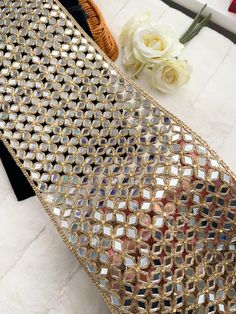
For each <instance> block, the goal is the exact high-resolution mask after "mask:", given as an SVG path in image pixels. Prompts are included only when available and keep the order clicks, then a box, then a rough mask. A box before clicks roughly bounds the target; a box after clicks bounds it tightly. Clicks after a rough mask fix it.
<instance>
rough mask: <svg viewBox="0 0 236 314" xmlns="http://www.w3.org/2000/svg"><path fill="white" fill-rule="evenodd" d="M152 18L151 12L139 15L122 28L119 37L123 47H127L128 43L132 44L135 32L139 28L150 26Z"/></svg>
mask: <svg viewBox="0 0 236 314" xmlns="http://www.w3.org/2000/svg"><path fill="white" fill-rule="evenodd" d="M150 17H151V14H150V13H149V12H146V13H145V14H139V15H136V16H133V17H132V18H131V19H129V20H128V22H127V23H126V24H125V25H124V26H123V27H122V30H121V33H120V36H119V41H120V44H121V46H125V45H126V44H127V42H130V40H132V39H131V37H132V36H133V34H134V31H135V30H136V29H137V27H138V26H140V25H142V26H145V25H148V24H149V20H150Z"/></svg>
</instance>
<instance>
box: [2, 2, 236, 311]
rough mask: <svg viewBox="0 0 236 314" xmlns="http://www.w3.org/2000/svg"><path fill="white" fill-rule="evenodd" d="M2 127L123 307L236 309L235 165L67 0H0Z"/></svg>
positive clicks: (83, 257) (76, 246)
mask: <svg viewBox="0 0 236 314" xmlns="http://www.w3.org/2000/svg"><path fill="white" fill-rule="evenodd" d="M0 17H1V18H0V27H1V33H0V62H1V69H0V108H1V110H0V132H1V133H0V134H1V138H2V140H3V142H4V144H5V145H6V147H7V148H8V150H9V151H10V153H11V154H12V156H13V158H14V159H15V161H16V162H17V164H18V165H19V167H20V168H21V169H22V171H23V172H24V174H25V175H26V177H27V178H28V180H29V182H30V183H31V185H32V186H33V188H34V189H35V191H36V193H37V195H38V197H39V198H40V200H41V202H42V204H43V206H44V208H45V210H46V211H47V213H48V214H49V216H50V218H51V219H52V221H53V222H54V223H55V225H56V227H57V230H58V232H59V233H60V235H61V237H62V238H63V240H64V242H65V243H66V245H67V246H68V247H69V249H70V250H71V251H72V252H73V253H74V254H75V255H76V256H77V258H78V259H79V261H80V262H81V264H82V265H83V267H84V269H85V271H86V272H87V273H88V274H89V275H90V277H91V278H92V280H93V282H94V284H95V285H96V286H97V287H98V289H99V291H100V293H101V295H102V296H103V298H104V300H105V301H106V303H107V304H108V306H109V307H110V309H111V311H112V312H113V313H165V314H166V313H186V314H192V313H234V312H235V310H236V292H235V279H236V278H235V264H236V263H235V242H236V237H235V228H236V227H235V224H236V223H235V209H236V190H235V176H234V175H233V174H232V172H231V171H230V170H229V169H228V168H227V166H226V165H225V164H224V163H223V162H222V161H221V160H220V159H219V158H218V156H217V155H216V153H214V152H213V151H212V150H211V149H210V148H209V147H208V146H207V144H206V143H205V142H204V141H203V140H202V139H201V138H200V137H199V136H197V135H196V134H195V133H194V132H193V131H192V130H191V129H189V128H188V127H187V126H186V125H184V124H183V123H182V122H181V121H179V120H178V119H177V118H176V117H174V116H173V115H171V114H170V113H169V112H167V111H166V110H165V109H164V108H162V107H161V106H160V105H159V104H157V103H156V102H155V101H154V100H153V99H152V98H151V97H150V96H148V95H147V94H146V93H144V92H143V91H141V90H140V89H139V88H137V87H136V86H135V85H134V83H133V82H131V81H130V80H129V79H128V78H127V77H126V76H125V75H124V74H122V73H121V72H120V71H119V70H118V69H117V68H116V67H115V65H114V64H113V63H112V62H111V61H109V60H108V59H107V58H106V56H105V55H104V54H103V53H102V52H101V50H100V49H99V48H98V47H97V45H96V44H95V43H94V42H93V41H92V40H91V39H89V38H88V36H87V35H86V34H85V33H84V32H83V30H82V29H81V28H80V27H79V25H78V24H77V23H76V21H75V20H74V19H73V18H72V17H71V15H70V14H69V13H67V11H66V10H65V9H64V8H63V6H62V5H61V4H60V3H59V2H58V1H57V0H27V1H22V0H17V1H14V2H13V1H8V0H7V1H0Z"/></svg>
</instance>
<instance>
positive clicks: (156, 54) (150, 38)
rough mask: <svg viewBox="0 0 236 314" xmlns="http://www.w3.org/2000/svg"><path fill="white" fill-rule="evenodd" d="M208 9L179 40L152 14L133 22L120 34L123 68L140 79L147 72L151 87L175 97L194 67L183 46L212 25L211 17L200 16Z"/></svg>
mask: <svg viewBox="0 0 236 314" xmlns="http://www.w3.org/2000/svg"><path fill="white" fill-rule="evenodd" d="M205 7H206V6H204V7H203V9H202V10H201V11H200V12H199V14H198V15H197V16H196V18H195V19H194V21H193V23H192V24H191V25H190V27H189V28H188V29H187V31H186V32H185V33H184V34H183V35H182V36H181V37H180V38H179V37H178V35H177V34H176V32H175V30H174V28H173V27H172V26H171V25H156V24H154V23H153V22H152V21H151V15H150V13H146V14H144V15H138V16H135V17H133V18H131V19H130V20H129V21H128V22H127V23H126V24H125V25H124V27H123V29H122V32H121V34H120V43H121V45H122V47H123V48H124V53H123V65H124V67H125V69H126V70H127V71H128V72H129V74H130V76H132V77H137V76H138V75H139V73H140V72H141V71H142V70H143V69H144V68H147V69H148V70H149V71H150V78H151V84H152V86H153V87H154V88H157V89H158V90H160V91H161V92H163V93H173V92H174V91H175V90H176V89H178V88H179V87H181V86H183V85H184V84H186V83H187V82H188V81H189V79H190V75H191V67H190V65H189V64H188V62H187V60H185V59H183V58H182V57H181V53H182V51H183V48H184V45H185V44H186V43H187V42H189V41H190V40H191V39H192V38H193V37H194V36H196V35H197V34H198V33H199V31H200V30H201V28H202V27H204V26H206V25H207V23H208V22H209V20H210V15H208V16H207V17H205V18H203V17H202V16H201V13H202V12H203V10H204V9H205Z"/></svg>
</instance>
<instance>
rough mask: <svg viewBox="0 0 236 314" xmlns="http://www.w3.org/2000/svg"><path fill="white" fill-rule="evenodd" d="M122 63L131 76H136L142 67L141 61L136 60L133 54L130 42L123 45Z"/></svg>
mask: <svg viewBox="0 0 236 314" xmlns="http://www.w3.org/2000/svg"><path fill="white" fill-rule="evenodd" d="M122 63H123V66H124V68H125V69H126V70H127V71H128V72H129V74H130V76H131V77H135V76H137V75H138V74H139V73H140V71H141V70H142V68H143V67H144V65H143V63H141V62H140V61H139V60H137V59H136V58H135V56H134V53H133V44H132V42H130V43H127V44H126V45H125V46H124V50H123V59H122Z"/></svg>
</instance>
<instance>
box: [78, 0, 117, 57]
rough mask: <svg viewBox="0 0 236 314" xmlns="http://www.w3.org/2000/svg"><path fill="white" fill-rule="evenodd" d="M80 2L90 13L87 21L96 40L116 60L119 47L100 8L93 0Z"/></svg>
mask: <svg viewBox="0 0 236 314" xmlns="http://www.w3.org/2000/svg"><path fill="white" fill-rule="evenodd" d="M80 4H81V6H82V7H83V9H84V10H85V12H86V13H87V14H88V20H87V21H88V25H89V28H90V30H91V32H92V34H93V37H94V40H95V42H96V43H97V44H98V46H99V47H100V48H101V49H102V50H103V51H104V53H105V54H106V55H107V56H108V57H109V58H110V59H111V60H113V61H115V60H116V59H117V56H118V53H119V49H118V46H117V43H116V41H115V39H114V37H113V36H112V34H111V32H110V30H109V28H108V26H107V25H106V22H105V20H104V17H103V15H102V13H101V11H100V9H99V8H98V6H97V5H96V4H95V2H94V1H93V0H80Z"/></svg>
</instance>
